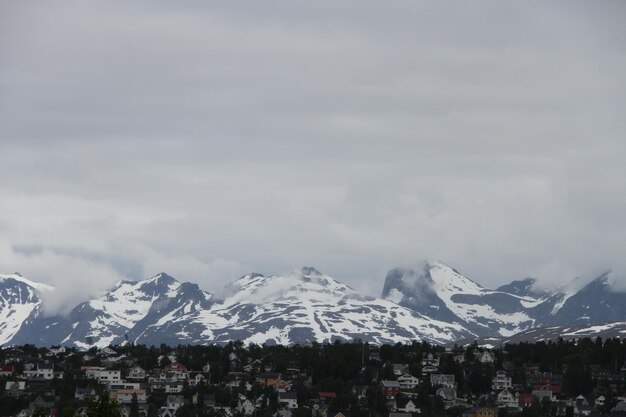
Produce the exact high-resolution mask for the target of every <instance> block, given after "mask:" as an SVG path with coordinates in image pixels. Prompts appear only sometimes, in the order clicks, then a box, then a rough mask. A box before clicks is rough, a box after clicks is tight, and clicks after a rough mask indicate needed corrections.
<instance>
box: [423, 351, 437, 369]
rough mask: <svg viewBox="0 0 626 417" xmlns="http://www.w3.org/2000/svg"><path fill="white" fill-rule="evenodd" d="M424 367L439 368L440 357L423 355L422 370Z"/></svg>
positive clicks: (429, 354) (430, 354) (431, 354)
mask: <svg viewBox="0 0 626 417" xmlns="http://www.w3.org/2000/svg"><path fill="white" fill-rule="evenodd" d="M424 366H434V367H435V368H439V356H437V355H435V354H433V353H428V354H426V353H425V354H423V355H422V368H423V367H424Z"/></svg>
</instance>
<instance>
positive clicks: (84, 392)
mask: <svg viewBox="0 0 626 417" xmlns="http://www.w3.org/2000/svg"><path fill="white" fill-rule="evenodd" d="M95 396H96V390H95V389H93V388H76V390H75V391H74V399H76V400H79V401H84V400H89V399H91V398H93V397H95Z"/></svg>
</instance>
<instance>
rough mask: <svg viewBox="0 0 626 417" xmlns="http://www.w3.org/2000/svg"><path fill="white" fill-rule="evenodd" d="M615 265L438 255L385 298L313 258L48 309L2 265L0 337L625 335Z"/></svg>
mask: <svg viewBox="0 0 626 417" xmlns="http://www.w3.org/2000/svg"><path fill="white" fill-rule="evenodd" d="M609 276H610V272H607V273H605V274H602V275H601V276H599V277H598V278H597V279H595V280H593V281H592V282H591V283H589V284H587V285H584V286H582V288H578V287H580V285H578V286H577V285H570V286H565V287H563V288H560V289H557V290H554V291H547V290H542V289H539V288H538V287H537V285H536V281H535V280H534V279H531V278H527V279H524V280H519V281H513V282H511V283H510V284H507V285H503V286H501V287H499V288H497V289H495V290H490V289H486V288H484V287H482V286H481V285H480V284H478V283H476V282H474V281H472V280H471V279H469V278H467V277H465V276H464V275H462V274H461V273H459V272H458V271H457V270H455V269H454V268H451V267H449V266H447V265H445V264H443V263H441V262H430V263H426V264H424V266H423V268H420V269H417V270H413V269H402V268H396V269H393V270H391V271H390V272H389V273H388V274H387V277H386V279H385V282H384V286H383V291H382V295H381V297H371V296H366V295H364V294H361V293H359V292H358V291H355V290H354V289H352V288H350V287H349V286H347V285H345V284H343V283H341V282H339V281H337V280H336V279H334V278H332V277H330V276H328V275H325V274H323V273H321V272H319V271H317V270H316V269H314V268H311V267H304V268H302V269H301V270H298V271H294V272H292V273H290V274H286V275H281V276H269V277H266V276H263V275H261V274H255V273H252V274H248V275H245V276H243V277H241V278H239V279H238V280H236V281H234V282H232V283H230V284H228V285H227V287H226V288H225V289H224V291H223V294H224V295H222V296H220V297H218V296H216V295H214V294H211V293H209V292H206V291H204V290H202V289H201V288H199V287H198V285H196V284H192V283H181V282H179V281H177V280H176V279H174V278H173V277H171V276H169V275H167V274H165V273H160V274H158V275H156V276H154V277H152V278H149V279H144V280H140V281H120V282H118V283H117V284H116V285H115V286H114V288H112V289H111V290H109V291H107V292H106V293H105V294H103V295H102V296H100V297H98V298H94V299H91V300H88V301H85V302H83V303H80V304H79V305H77V306H76V307H74V308H73V309H72V310H71V311H70V313H69V314H67V315H63V316H60V315H58V316H51V317H49V316H46V315H44V314H43V306H42V300H45V296H46V292H49V291H55V289H54V288H52V287H50V286H48V285H45V284H40V283H36V282H33V281H31V280H28V279H26V278H24V277H22V276H21V275H19V274H11V275H1V274H0V344H8V345H19V344H25V343H32V344H35V345H40V346H50V345H60V344H62V345H67V346H75V347H78V348H82V349H87V348H89V347H92V346H99V347H101V346H107V345H109V344H120V343H143V344H148V345H152V344H153V345H158V344H161V343H166V344H171V345H174V344H180V343H184V344H187V343H189V344H206V343H226V342H228V341H231V340H242V341H243V342H244V343H258V344H261V343H268V344H272V343H277V344H293V343H297V342H312V341H317V342H324V341H334V340H338V339H340V340H353V339H361V340H363V341H367V342H371V343H375V344H382V343H396V342H403V341H409V340H421V341H427V342H430V343H437V344H450V343H462V342H467V341H473V340H481V341H487V342H489V343H491V344H494V343H499V342H503V341H519V340H543V339H547V338H550V339H555V338H557V337H559V336H564V337H581V336H596V335H600V336H603V335H611V336H616V335H622V334H624V333H626V294H624V293H620V292H615V291H613V290H612V288H611V286H610V285H609Z"/></svg>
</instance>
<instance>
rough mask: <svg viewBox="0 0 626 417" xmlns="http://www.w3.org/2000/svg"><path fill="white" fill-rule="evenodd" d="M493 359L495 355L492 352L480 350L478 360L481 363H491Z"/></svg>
mask: <svg viewBox="0 0 626 417" xmlns="http://www.w3.org/2000/svg"><path fill="white" fill-rule="evenodd" d="M495 360H496V355H494V354H493V352H490V351H488V350H485V351H484V352H482V353H481V354H480V356H479V357H478V362H480V363H482V364H487V363H493V362H494V361H495Z"/></svg>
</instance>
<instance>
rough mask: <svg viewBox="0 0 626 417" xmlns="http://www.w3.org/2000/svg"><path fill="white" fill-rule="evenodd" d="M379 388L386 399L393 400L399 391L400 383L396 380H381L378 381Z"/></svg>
mask: <svg viewBox="0 0 626 417" xmlns="http://www.w3.org/2000/svg"><path fill="white" fill-rule="evenodd" d="M380 388H381V390H382V392H383V395H384V396H385V397H386V398H387V399H388V400H393V399H394V398H396V395H398V393H399V392H400V384H399V383H398V381H389V380H382V381H380Z"/></svg>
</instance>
